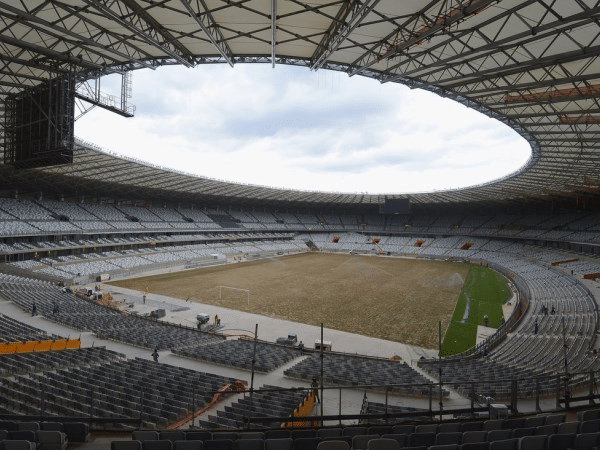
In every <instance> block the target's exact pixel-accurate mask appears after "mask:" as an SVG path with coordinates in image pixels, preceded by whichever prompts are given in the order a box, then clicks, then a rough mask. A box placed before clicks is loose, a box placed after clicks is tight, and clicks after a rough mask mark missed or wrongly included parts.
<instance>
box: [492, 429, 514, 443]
mask: <svg viewBox="0 0 600 450" xmlns="http://www.w3.org/2000/svg"><path fill="white" fill-rule="evenodd" d="M511 436H512V430H492V431H489V432H488V434H487V440H488V442H494V441H505V440H506V439H510V438H511Z"/></svg>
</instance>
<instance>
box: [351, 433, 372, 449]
mask: <svg viewBox="0 0 600 450" xmlns="http://www.w3.org/2000/svg"><path fill="white" fill-rule="evenodd" d="M378 437H379V436H376V435H373V434H360V435H355V436H352V450H365V449H366V448H367V447H368V445H369V441H372V440H373V439H377V438H378Z"/></svg>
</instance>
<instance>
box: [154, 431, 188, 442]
mask: <svg viewBox="0 0 600 450" xmlns="http://www.w3.org/2000/svg"><path fill="white" fill-rule="evenodd" d="M159 436H160V440H162V441H165V440H166V441H171V442H175V441H184V440H185V432H184V431H181V430H169V431H161V432H160V433H159Z"/></svg>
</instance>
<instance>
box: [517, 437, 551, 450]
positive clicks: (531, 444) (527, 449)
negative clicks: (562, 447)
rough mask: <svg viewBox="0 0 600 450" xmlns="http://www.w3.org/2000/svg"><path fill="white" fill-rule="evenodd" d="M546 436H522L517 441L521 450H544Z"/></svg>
mask: <svg viewBox="0 0 600 450" xmlns="http://www.w3.org/2000/svg"><path fill="white" fill-rule="evenodd" d="M546 440H547V438H546V436H524V437H522V438H521V439H519V448H520V449H521V450H546Z"/></svg>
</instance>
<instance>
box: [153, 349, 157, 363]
mask: <svg viewBox="0 0 600 450" xmlns="http://www.w3.org/2000/svg"><path fill="white" fill-rule="evenodd" d="M152 359H154V361H156V362H158V347H156V348H155V349H154V351H153V352H152Z"/></svg>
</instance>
